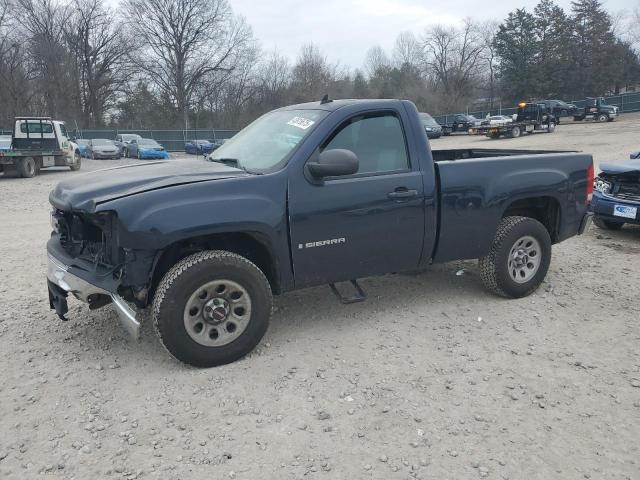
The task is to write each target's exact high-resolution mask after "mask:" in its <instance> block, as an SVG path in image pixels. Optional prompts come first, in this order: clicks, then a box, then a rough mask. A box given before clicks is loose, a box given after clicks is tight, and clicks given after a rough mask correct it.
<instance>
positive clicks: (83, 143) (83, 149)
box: [74, 138, 89, 158]
mask: <svg viewBox="0 0 640 480" xmlns="http://www.w3.org/2000/svg"><path fill="white" fill-rule="evenodd" d="M74 142H75V144H76V145H78V150H80V156H81V157H83V158H86V157H87V145H89V140H88V139H85V138H76V139H75V140H74Z"/></svg>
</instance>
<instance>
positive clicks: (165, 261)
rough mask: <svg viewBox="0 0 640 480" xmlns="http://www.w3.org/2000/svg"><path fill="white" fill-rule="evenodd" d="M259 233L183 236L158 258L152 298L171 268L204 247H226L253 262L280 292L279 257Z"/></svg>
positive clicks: (210, 248)
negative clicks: (186, 237) (277, 261)
mask: <svg viewBox="0 0 640 480" xmlns="http://www.w3.org/2000/svg"><path fill="white" fill-rule="evenodd" d="M261 237H262V236H261V234H259V233H255V234H254V233H221V234H215V235H205V236H199V237H193V238H189V239H186V240H181V241H179V242H176V243H174V244H172V245H169V246H168V247H166V248H165V249H163V250H162V252H161V254H160V257H159V258H158V261H157V262H156V265H155V268H154V271H153V276H152V282H151V286H150V289H149V296H148V298H149V299H151V298H153V295H154V294H155V290H156V287H157V286H158V284H159V283H160V280H161V279H162V277H163V276H164V274H165V273H167V272H168V271H169V269H170V268H171V267H172V266H174V265H175V264H176V263H178V262H179V261H180V260H182V259H183V258H185V257H187V256H189V255H191V254H193V253H196V252H201V251H203V250H226V251H228V252H233V253H237V254H238V255H241V256H243V257H245V258H246V259H248V260H250V261H251V262H253V263H254V264H255V265H256V266H257V267H258V268H259V269H260V270H262V272H263V273H264V274H265V276H266V277H267V280H269V284H270V285H271V290H272V291H273V292H274V293H279V292H280V282H279V277H278V274H277V268H276V264H275V258H274V256H273V254H272V251H271V248H270V246H269V243H268V242H267V241H266V240H265V239H263V238H261Z"/></svg>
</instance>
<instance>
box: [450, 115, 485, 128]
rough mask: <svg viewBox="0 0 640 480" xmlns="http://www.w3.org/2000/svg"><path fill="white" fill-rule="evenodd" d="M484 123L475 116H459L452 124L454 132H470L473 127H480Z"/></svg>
mask: <svg viewBox="0 0 640 480" xmlns="http://www.w3.org/2000/svg"><path fill="white" fill-rule="evenodd" d="M481 123H482V122H481V121H480V120H478V119H477V118H476V117H474V116H473V115H466V114H462V113H461V114H458V115H456V116H455V117H454V119H453V122H452V123H451V131H452V132H468V131H469V129H470V128H472V127H479V126H480V124H481Z"/></svg>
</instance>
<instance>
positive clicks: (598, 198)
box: [591, 152, 640, 230]
mask: <svg viewBox="0 0 640 480" xmlns="http://www.w3.org/2000/svg"><path fill="white" fill-rule="evenodd" d="M600 170H602V172H601V173H600V174H599V175H598V176H597V177H596V179H595V185H594V192H593V200H592V203H591V209H592V210H593V213H594V214H595V216H594V218H593V222H594V223H595V224H596V225H597V226H598V227H600V228H603V229H605V230H619V229H620V228H622V227H623V226H624V224H625V223H632V224H636V225H638V224H640V152H637V153H635V154H633V153H632V154H631V160H629V161H628V162H623V163H603V164H600Z"/></svg>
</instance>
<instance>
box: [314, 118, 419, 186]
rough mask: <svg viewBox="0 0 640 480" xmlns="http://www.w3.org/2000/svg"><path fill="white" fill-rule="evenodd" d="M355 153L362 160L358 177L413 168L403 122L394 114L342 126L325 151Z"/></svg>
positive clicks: (352, 119) (358, 119) (359, 120)
mask: <svg viewBox="0 0 640 480" xmlns="http://www.w3.org/2000/svg"><path fill="white" fill-rule="evenodd" d="M338 148H340V149H345V150H351V151H352V152H353V153H355V154H356V155H357V157H358V160H359V168H358V172H357V173H358V174H362V173H384V172H394V171H399V170H407V169H408V168H409V157H408V155H407V148H406V143H405V139H404V132H403V130H402V125H401V123H400V119H399V118H398V117H397V116H396V115H395V114H393V113H391V112H384V113H375V114H367V115H359V116H357V117H353V118H351V119H349V120H348V121H347V122H345V123H344V124H343V125H341V126H340V127H339V128H338V130H337V131H336V132H334V134H333V135H332V136H331V137H330V138H329V140H328V141H327V142H326V143H325V145H324V146H323V147H322V148H321V151H324V150H333V149H338Z"/></svg>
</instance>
